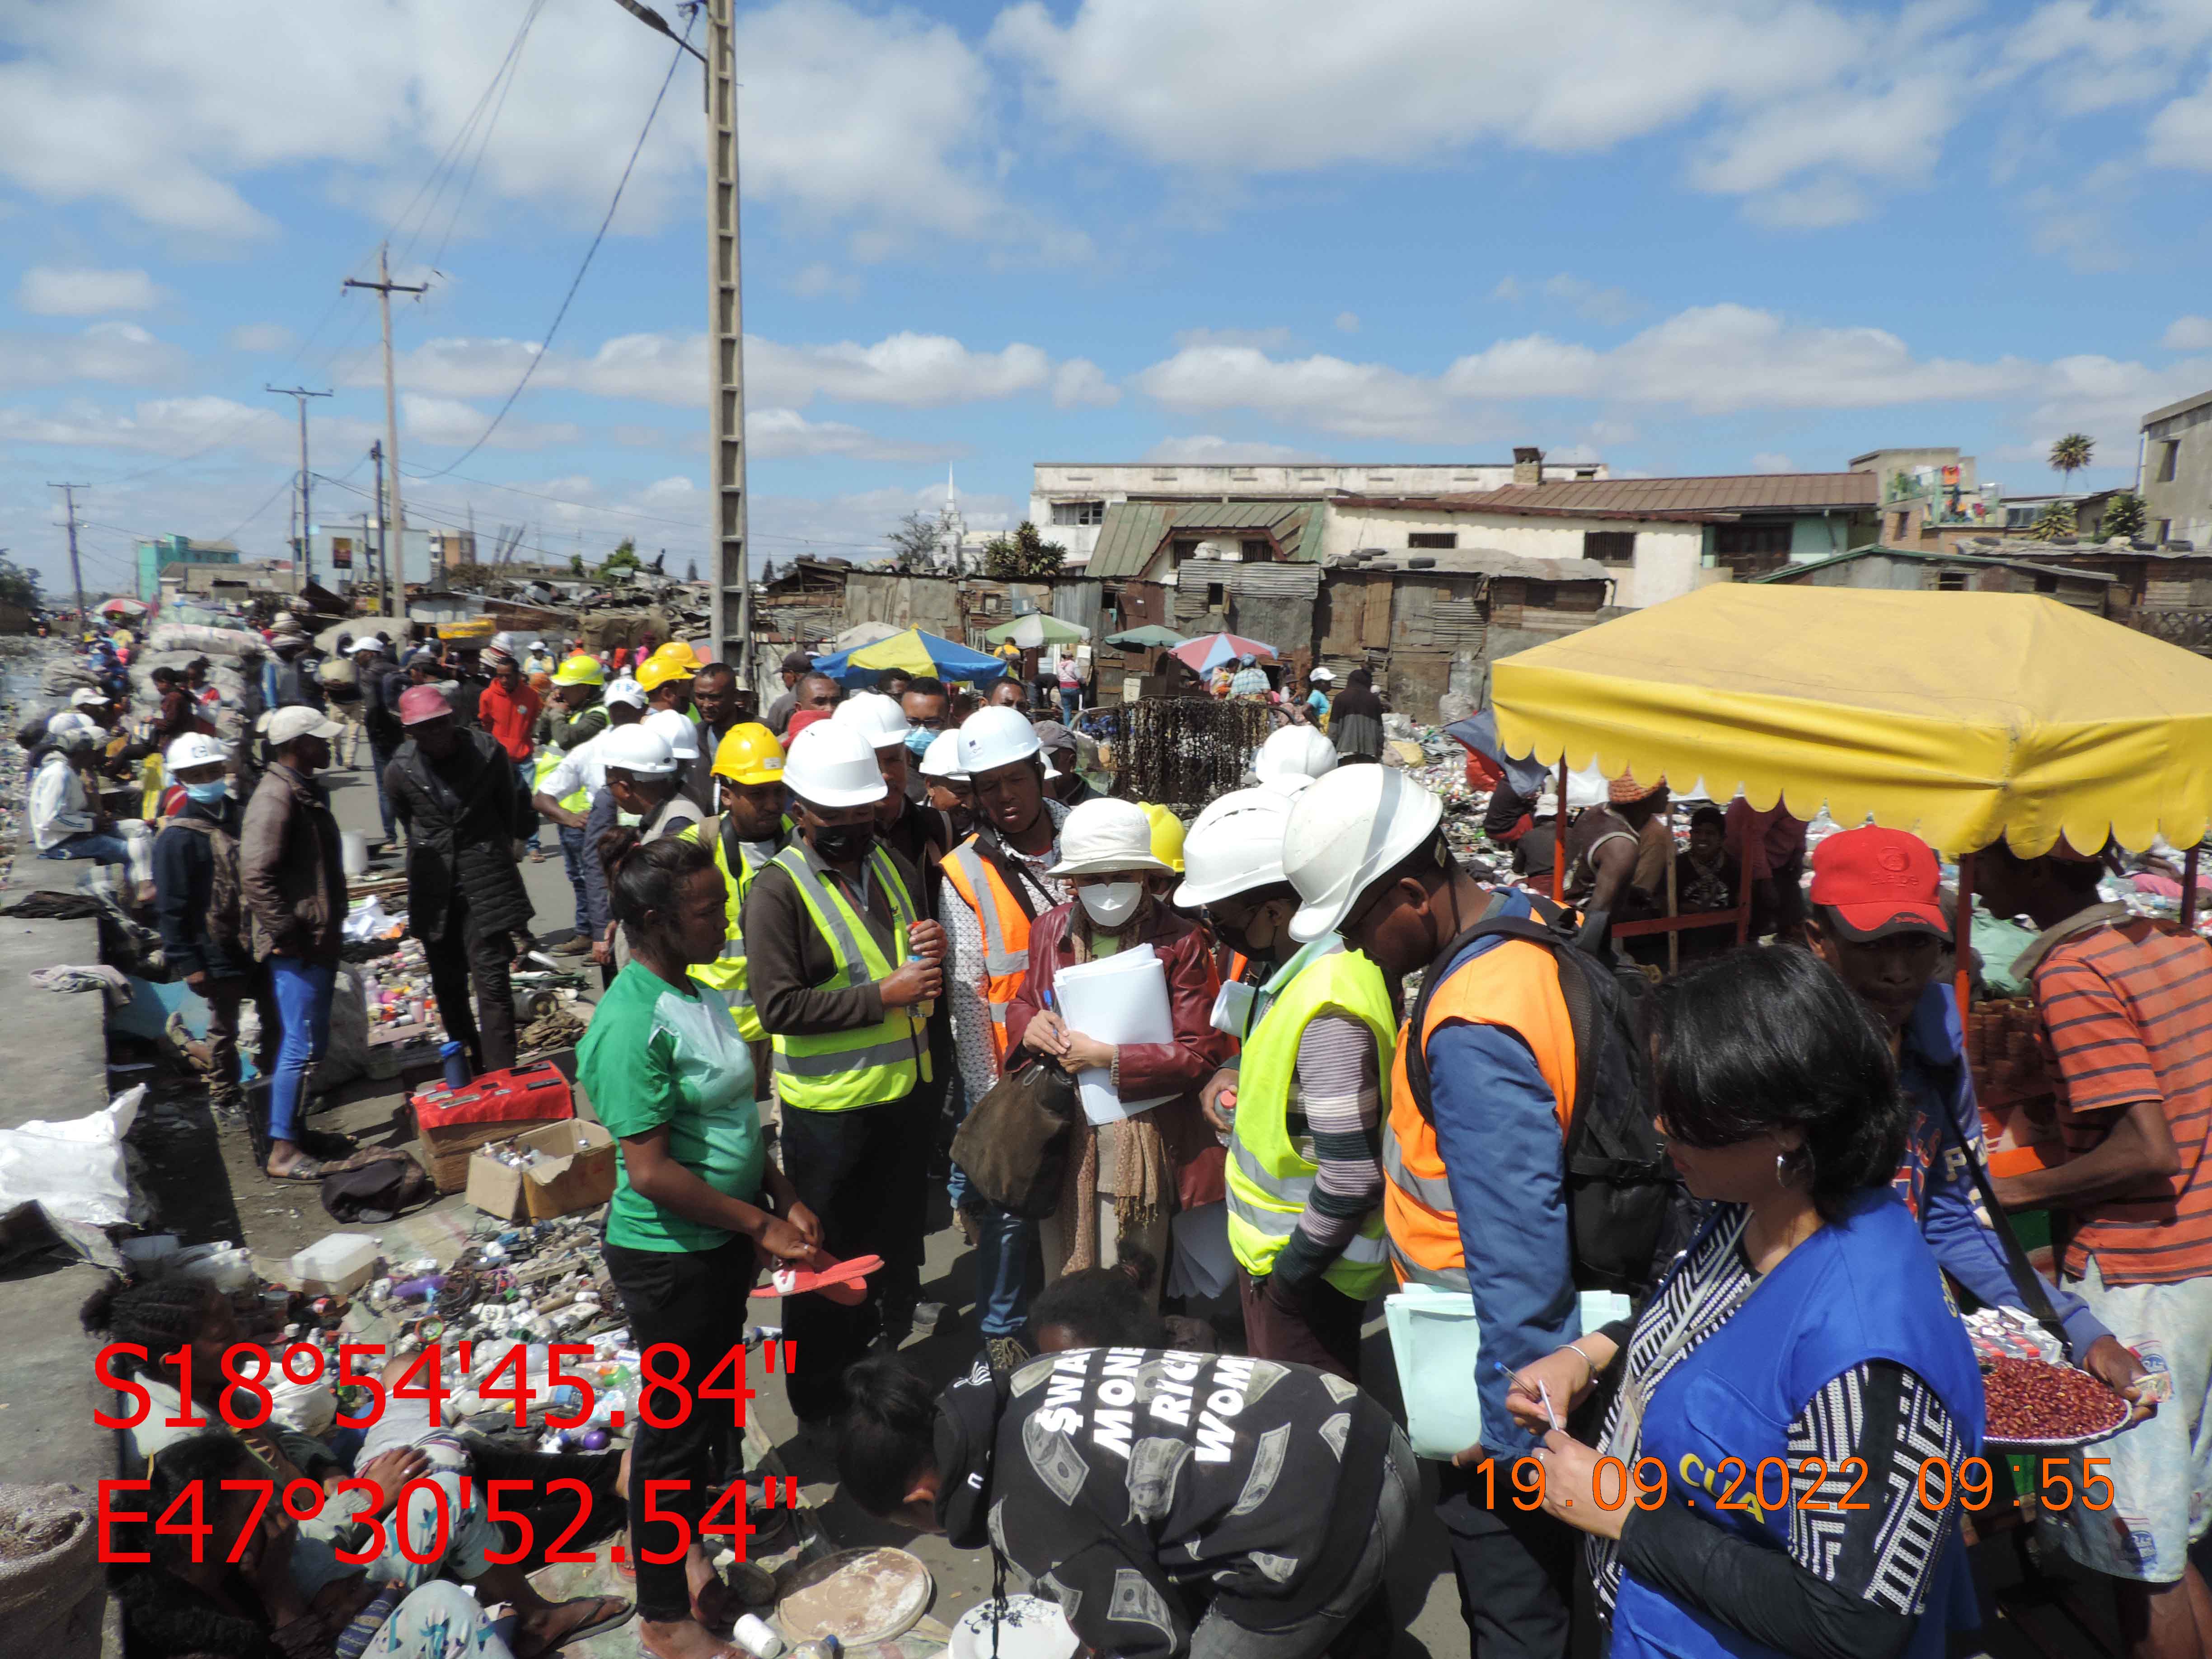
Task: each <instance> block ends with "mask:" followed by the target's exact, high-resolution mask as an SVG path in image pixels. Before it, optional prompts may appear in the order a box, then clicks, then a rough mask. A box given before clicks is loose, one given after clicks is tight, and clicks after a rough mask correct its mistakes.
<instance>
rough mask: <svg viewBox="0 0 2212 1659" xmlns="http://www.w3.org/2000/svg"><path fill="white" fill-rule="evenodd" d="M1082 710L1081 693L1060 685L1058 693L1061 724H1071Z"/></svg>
mask: <svg viewBox="0 0 2212 1659" xmlns="http://www.w3.org/2000/svg"><path fill="white" fill-rule="evenodd" d="M1082 712H1083V693H1081V692H1080V691H1070V690H1067V689H1066V687H1065V686H1062V687H1061V688H1060V724H1061V725H1063V726H1073V725H1074V724H1075V717H1076V716H1077V715H1078V714H1081V713H1082Z"/></svg>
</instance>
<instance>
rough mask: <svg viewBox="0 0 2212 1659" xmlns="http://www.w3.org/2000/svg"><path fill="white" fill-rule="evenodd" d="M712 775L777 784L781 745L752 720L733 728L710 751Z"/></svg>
mask: <svg viewBox="0 0 2212 1659" xmlns="http://www.w3.org/2000/svg"><path fill="white" fill-rule="evenodd" d="M648 666H650V665H648ZM714 775H715V776H716V777H718V778H727V779H729V780H730V781H731V782H732V783H781V781H783V745H782V744H781V743H779V742H777V741H776V736H775V732H771V731H769V729H768V727H766V726H761V725H758V724H757V723H755V722H752V721H747V722H746V723H745V724H744V725H743V726H732V727H731V728H730V729H729V730H728V731H726V732H724V733H723V734H722V741H721V744H720V747H719V748H717V749H716V750H714Z"/></svg>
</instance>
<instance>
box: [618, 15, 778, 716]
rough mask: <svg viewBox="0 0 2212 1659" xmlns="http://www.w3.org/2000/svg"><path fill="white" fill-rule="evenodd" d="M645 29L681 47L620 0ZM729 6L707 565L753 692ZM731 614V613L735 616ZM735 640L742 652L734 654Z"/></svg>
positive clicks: (711, 344) (711, 70)
mask: <svg viewBox="0 0 2212 1659" xmlns="http://www.w3.org/2000/svg"><path fill="white" fill-rule="evenodd" d="M616 3H617V4H618V5H620V6H621V7H622V8H623V9H624V10H625V11H628V12H629V13H630V14H632V15H634V16H635V17H636V18H637V19H638V20H639V21H641V22H643V23H644V24H645V25H646V26H647V27H649V28H653V29H656V30H658V31H659V33H662V34H665V35H666V36H668V38H669V39H670V40H676V41H677V44H678V46H684V50H685V51H687V52H691V53H692V55H693V56H694V57H700V54H699V53H698V52H697V51H696V49H695V48H693V47H690V46H685V45H684V42H683V41H682V40H679V39H678V36H677V34H676V32H675V31H674V30H673V29H671V28H670V27H668V24H667V22H666V21H665V20H664V19H663V18H662V17H661V16H660V15H659V13H658V12H656V11H654V10H653V9H652V8H651V7H650V6H647V5H645V4H643V3H641V0H616ZM731 10H732V0H705V11H706V15H707V50H706V53H705V55H704V56H703V57H700V61H701V62H702V64H705V65H706V70H707V350H708V369H707V374H708V395H709V396H710V397H711V398H712V399H713V403H712V405H711V407H710V410H709V412H708V427H709V428H710V431H711V435H712V442H711V444H710V446H709V447H708V466H709V468H711V469H712V471H713V475H714V476H713V479H712V482H711V487H710V488H709V489H708V498H709V501H710V503H711V504H710V506H709V507H708V512H709V513H711V514H712V518H713V522H712V525H711V526H710V531H711V536H712V540H713V543H714V552H713V556H712V559H711V561H710V562H709V566H708V580H710V581H711V582H712V584H713V586H712V587H711V589H710V590H709V591H710V592H711V595H712V601H711V602H712V605H713V617H714V623H713V628H714V635H713V637H712V639H711V640H710V641H708V644H709V646H710V647H711V649H712V651H713V653H714V655H716V656H719V657H720V658H721V659H722V660H724V661H726V662H727V663H728V664H729V665H730V666H731V667H732V668H733V669H735V670H736V671H737V676H738V684H739V685H742V686H748V687H750V685H751V684H753V650H752V641H753V626H752V623H753V589H752V578H751V574H750V570H749V568H748V567H747V562H746V552H745V539H746V538H745V360H744V351H745V343H744V311H743V307H742V306H741V304H740V298H739V292H738V290H739V287H740V284H739V280H738V278H739V275H740V272H741V270H742V269H743V260H742V258H741V256H740V252H739V249H738V88H737V57H736V50H735V41H734V39H733V36H732V31H731V27H730V18H731ZM733 612H734V614H732V613H733ZM732 642H734V643H735V645H736V647H737V649H736V651H735V653H732V651H731V648H730V647H731V646H732Z"/></svg>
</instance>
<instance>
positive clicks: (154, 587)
mask: <svg viewBox="0 0 2212 1659" xmlns="http://www.w3.org/2000/svg"><path fill="white" fill-rule="evenodd" d="M237 562H238V544H237V543H235V542H203V541H195V540H194V539H193V538H191V537H190V536H159V537H156V538H155V539H153V540H152V541H145V542H141V543H139V544H138V597H139V598H140V599H143V600H145V601H146V602H147V603H148V604H149V605H150V604H152V603H153V602H154V601H155V600H156V599H160V598H161V577H162V573H163V572H165V571H167V570H169V569H171V568H173V567H174V566H177V565H193V564H236V563H237Z"/></svg>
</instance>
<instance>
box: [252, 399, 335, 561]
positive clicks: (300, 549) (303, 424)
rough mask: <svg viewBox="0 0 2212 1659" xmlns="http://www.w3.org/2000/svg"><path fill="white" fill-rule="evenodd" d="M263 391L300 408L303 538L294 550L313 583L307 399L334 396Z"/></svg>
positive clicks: (301, 536)
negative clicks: (286, 399) (290, 401)
mask: <svg viewBox="0 0 2212 1659" xmlns="http://www.w3.org/2000/svg"><path fill="white" fill-rule="evenodd" d="M261 389H262V390H263V391H264V392H273V393H275V394H276V396H277V397H280V398H291V399H292V400H293V401H294V402H295V403H297V404H299V406H300V539H299V541H298V543H297V544H295V546H294V548H293V551H294V552H295V554H297V555H298V556H299V560H300V575H301V580H302V581H304V582H311V581H313V580H314V579H315V515H314V510H313V503H314V496H313V493H312V491H311V488H310V485H309V483H308V477H309V474H308V471H307V399H308V398H327V397H329V396H330V395H331V394H330V393H329V392H310V391H308V390H307V387H305V386H267V385H264V386H263V387H262V388H261Z"/></svg>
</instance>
